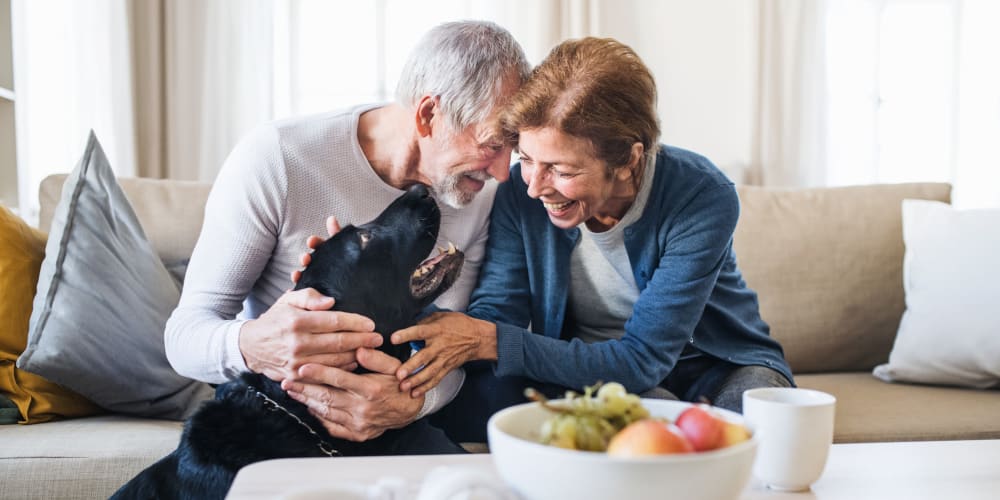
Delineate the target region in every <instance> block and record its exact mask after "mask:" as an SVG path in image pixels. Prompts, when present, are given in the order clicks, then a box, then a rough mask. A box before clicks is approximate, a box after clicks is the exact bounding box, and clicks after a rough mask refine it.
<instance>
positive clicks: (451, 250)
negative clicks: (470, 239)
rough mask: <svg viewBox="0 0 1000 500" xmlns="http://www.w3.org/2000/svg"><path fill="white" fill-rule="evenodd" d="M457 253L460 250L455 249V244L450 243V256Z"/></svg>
mask: <svg viewBox="0 0 1000 500" xmlns="http://www.w3.org/2000/svg"><path fill="white" fill-rule="evenodd" d="M457 251H458V249H457V248H455V244H454V243H452V242H450V241H449V242H448V254H449V255H451V254H453V253H455V252H457Z"/></svg>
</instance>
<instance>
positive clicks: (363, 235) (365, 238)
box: [358, 231, 372, 250]
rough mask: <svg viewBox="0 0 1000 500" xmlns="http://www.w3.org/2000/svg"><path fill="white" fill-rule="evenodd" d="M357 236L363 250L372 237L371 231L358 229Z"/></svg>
mask: <svg viewBox="0 0 1000 500" xmlns="http://www.w3.org/2000/svg"><path fill="white" fill-rule="evenodd" d="M358 238H360V239H361V249H362V250H364V249H365V247H366V246H368V242H369V241H371V239H372V233H370V232H368V231H358Z"/></svg>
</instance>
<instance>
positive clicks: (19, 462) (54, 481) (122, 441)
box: [0, 415, 181, 500]
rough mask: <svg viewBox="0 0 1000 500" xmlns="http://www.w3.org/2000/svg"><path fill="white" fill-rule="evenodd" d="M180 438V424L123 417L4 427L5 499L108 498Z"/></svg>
mask: <svg viewBox="0 0 1000 500" xmlns="http://www.w3.org/2000/svg"><path fill="white" fill-rule="evenodd" d="M180 434H181V423H180V422H175V421H167V420H152V419H140V418H133V417H126V416H121V415H106V416H99V417H87V418H79V419H74V420H64V421H60V422H49V423H46V424H43V425H30V426H23V425H18V426H0V478H2V480H0V498H17V499H21V500H29V499H49V498H60V499H88V500H89V499H94V498H108V497H109V496H111V494H112V493H114V492H115V490H117V489H118V487H119V486H121V485H122V484H125V482H127V481H128V480H129V479H132V477H134V476H135V475H136V474H138V473H139V472H140V471H142V469H144V468H146V467H148V466H149V465H150V464H152V463H153V462H155V461H157V460H159V459H160V458H163V457H164V456H166V455H167V454H169V453H170V452H171V451H173V450H174V449H175V448H176V447H177V443H178V441H179V440H180Z"/></svg>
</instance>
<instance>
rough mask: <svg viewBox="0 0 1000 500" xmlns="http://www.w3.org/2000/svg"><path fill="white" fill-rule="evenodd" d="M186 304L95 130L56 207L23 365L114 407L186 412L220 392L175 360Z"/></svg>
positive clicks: (163, 414)
mask: <svg viewBox="0 0 1000 500" xmlns="http://www.w3.org/2000/svg"><path fill="white" fill-rule="evenodd" d="M179 300H180V288H179V286H178V284H177V282H176V281H175V279H174V278H173V277H172V276H171V274H170V273H169V272H168V271H167V269H166V267H164V265H163V263H162V262H160V259H159V257H158V256H157V254H156V252H155V251H154V250H153V247H152V246H151V245H150V243H149V241H148V240H147V239H146V235H145V233H144V232H143V230H142V227H141V226H140V224H139V220H138V218H137V217H136V215H135V212H134V211H133V210H132V206H131V205H130V204H129V201H128V199H127V198H126V197H125V193H124V192H123V191H122V189H121V187H120V186H118V183H117V181H116V180H115V176H114V173H113V172H112V170H111V166H110V165H109V164H108V160H107V157H105V155H104V151H103V150H102V149H101V146H100V144H98V142H97V138H96V137H95V136H94V133H93V132H91V134H90V139H89V140H88V142H87V148H86V150H85V151H84V154H83V158H82V159H81V160H80V163H79V164H78V165H77V167H76V169H75V170H74V171H73V172H72V173H71V174H70V176H69V178H68V179H66V183H65V185H64V186H63V191H62V198H61V199H60V201H59V205H58V206H57V207H56V211H55V215H54V217H53V220H52V228H51V230H50V233H49V240H48V244H47V245H46V247H45V260H44V261H43V262H42V267H41V272H40V273H39V277H38V290H37V292H36V295H35V300H34V304H33V309H32V312H31V320H30V324H29V328H28V345H27V347H26V348H25V350H24V353H23V354H21V356H20V357H19V358H18V360H17V366H18V368H21V369H23V370H27V371H29V372H32V373H36V374H38V375H41V376H43V377H45V378H47V379H49V380H51V381H53V382H55V383H57V384H61V385H63V386H65V387H68V388H70V389H72V390H74V391H76V392H78V393H80V394H81V395H83V396H85V397H86V398H87V399H89V400H91V401H93V402H94V403H97V404H98V405H100V406H102V407H104V408H106V409H108V410H111V411H115V412H120V413H128V414H132V415H140V416H147V417H159V418H172V419H182V418H185V417H186V416H187V415H189V414H190V412H192V411H193V410H194V409H196V408H197V406H198V404H199V403H200V402H201V401H203V400H205V399H210V398H211V397H212V395H213V390H212V388H211V386H209V385H208V384H204V383H201V382H196V381H194V380H191V379H188V378H185V377H182V376H180V375H178V374H177V372H175V371H174V370H173V368H171V366H170V364H169V363H168V362H167V358H166V354H165V352H164V347H163V330H164V325H166V322H167V318H168V317H169V316H170V313H171V312H172V311H173V309H174V307H176V306H177V302H178V301H179Z"/></svg>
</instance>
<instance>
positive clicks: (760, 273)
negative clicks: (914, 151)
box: [734, 183, 951, 373]
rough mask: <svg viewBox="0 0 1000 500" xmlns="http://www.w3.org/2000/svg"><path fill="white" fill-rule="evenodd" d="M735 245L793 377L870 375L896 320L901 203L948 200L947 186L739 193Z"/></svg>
mask: <svg viewBox="0 0 1000 500" xmlns="http://www.w3.org/2000/svg"><path fill="white" fill-rule="evenodd" d="M739 195H740V202H741V212H740V221H739V223H738V225H737V227H736V234H735V236H734V242H735V243H734V245H735V250H736V257H737V262H738V264H739V266H740V268H741V269H742V270H743V274H744V277H745V278H746V281H747V284H748V285H749V286H750V287H751V288H753V289H754V290H755V291H756V292H757V294H758V299H759V301H760V308H761V314H762V315H763V317H764V320H765V321H767V322H768V323H769V324H770V325H771V335H772V336H773V337H774V338H776V339H777V340H778V341H779V342H781V345H782V347H783V348H784V350H785V358H786V359H787V360H788V362H789V364H790V365H791V367H792V371H793V372H794V373H808V372H829V371H856V370H870V369H872V368H873V367H874V366H875V365H876V364H879V363H884V362H886V360H888V359H889V351H890V350H891V349H892V344H893V340H894V339H895V337H896V329H897V328H898V327H899V321H900V318H901V317H902V314H903V309H904V302H903V271H902V268H903V229H902V208H901V204H902V201H903V199H904V198H916V199H925V200H938V201H943V202H950V199H951V186H950V185H948V184H939V183H920V184H880V185H870V186H849V187H838V188H816V189H775V188H760V187H753V186H741V187H739Z"/></svg>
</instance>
